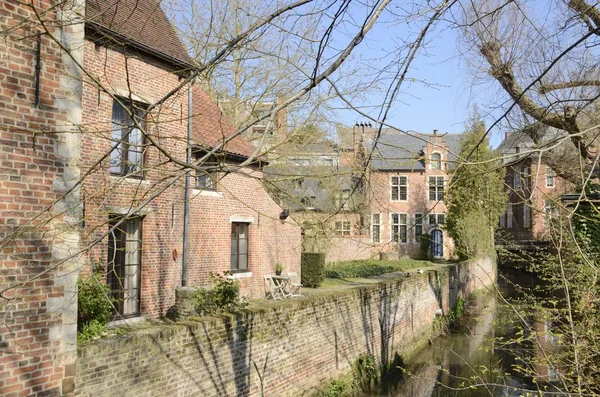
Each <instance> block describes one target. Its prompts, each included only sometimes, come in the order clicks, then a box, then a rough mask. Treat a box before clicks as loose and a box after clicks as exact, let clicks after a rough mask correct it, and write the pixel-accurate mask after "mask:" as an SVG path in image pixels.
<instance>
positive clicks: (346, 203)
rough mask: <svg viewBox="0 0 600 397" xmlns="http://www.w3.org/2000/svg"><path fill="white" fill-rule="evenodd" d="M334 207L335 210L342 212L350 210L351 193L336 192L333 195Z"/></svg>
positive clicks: (347, 191) (345, 191)
mask: <svg viewBox="0 0 600 397" xmlns="http://www.w3.org/2000/svg"><path fill="white" fill-rule="evenodd" d="M333 205H334V206H335V208H339V209H342V210H348V209H350V191H349V190H344V191H341V192H335V193H334V195H333Z"/></svg>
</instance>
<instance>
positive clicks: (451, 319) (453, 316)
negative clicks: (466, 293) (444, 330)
mask: <svg viewBox="0 0 600 397" xmlns="http://www.w3.org/2000/svg"><path fill="white" fill-rule="evenodd" d="M466 310H467V305H466V303H465V300H464V299H463V298H461V297H460V296H459V297H458V299H457V300H456V304H455V305H454V307H453V308H452V310H450V312H449V313H448V315H447V316H446V319H447V321H448V325H451V326H452V325H456V322H457V321H458V320H459V319H460V318H461V317H462V316H464V314H465V312H466Z"/></svg>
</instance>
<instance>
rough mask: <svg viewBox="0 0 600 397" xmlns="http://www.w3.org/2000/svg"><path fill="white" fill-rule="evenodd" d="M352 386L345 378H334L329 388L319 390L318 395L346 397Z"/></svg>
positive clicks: (321, 396) (322, 396)
mask: <svg viewBox="0 0 600 397" xmlns="http://www.w3.org/2000/svg"><path fill="white" fill-rule="evenodd" d="M351 391H352V386H351V385H349V384H348V383H346V382H344V381H343V380H334V381H333V382H331V383H330V384H329V385H328V386H327V388H325V389H324V390H321V391H319V393H318V394H317V396H318V397H344V396H347V395H349V394H350V392H351Z"/></svg>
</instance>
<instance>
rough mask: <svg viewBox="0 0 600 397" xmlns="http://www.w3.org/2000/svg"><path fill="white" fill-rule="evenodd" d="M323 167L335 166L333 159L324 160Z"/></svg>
mask: <svg viewBox="0 0 600 397" xmlns="http://www.w3.org/2000/svg"><path fill="white" fill-rule="evenodd" d="M322 162H323V165H327V166H333V159H323V160H322Z"/></svg>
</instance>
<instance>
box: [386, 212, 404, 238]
mask: <svg viewBox="0 0 600 397" xmlns="http://www.w3.org/2000/svg"><path fill="white" fill-rule="evenodd" d="M390 225H391V233H392V236H391V237H392V241H393V242H395V243H407V242H408V233H407V231H408V215H407V214H391V215H390Z"/></svg>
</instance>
